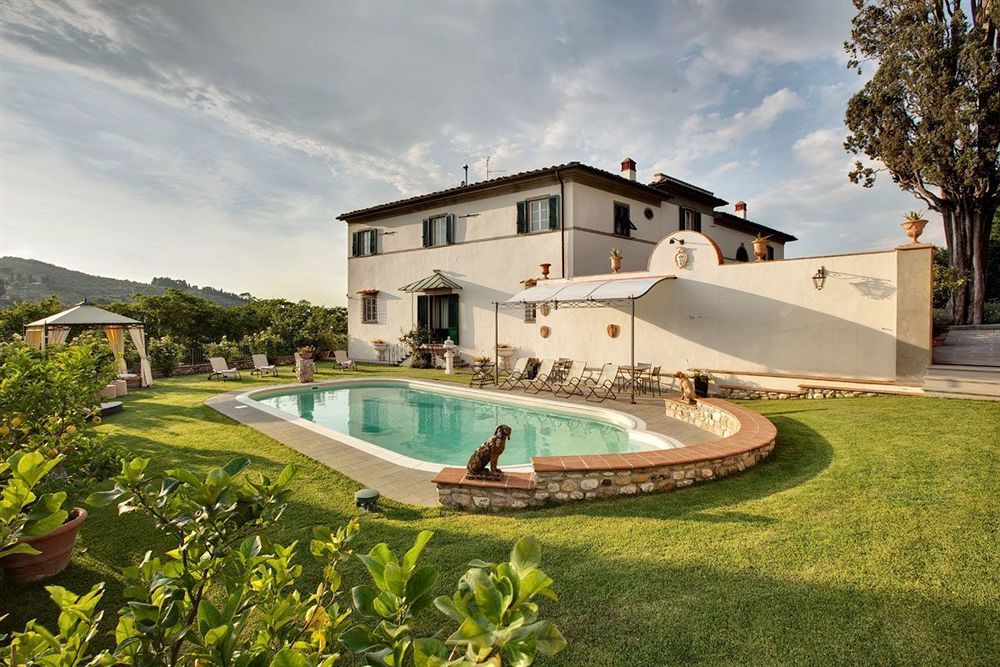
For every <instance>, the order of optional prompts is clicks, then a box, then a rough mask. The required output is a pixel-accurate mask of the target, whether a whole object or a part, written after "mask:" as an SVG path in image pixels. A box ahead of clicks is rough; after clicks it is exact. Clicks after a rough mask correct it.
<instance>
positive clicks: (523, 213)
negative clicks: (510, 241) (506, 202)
mask: <svg viewBox="0 0 1000 667" xmlns="http://www.w3.org/2000/svg"><path fill="white" fill-rule="evenodd" d="M527 231H528V202H526V201H519V202H517V233H518V234H524V233H526V232H527Z"/></svg>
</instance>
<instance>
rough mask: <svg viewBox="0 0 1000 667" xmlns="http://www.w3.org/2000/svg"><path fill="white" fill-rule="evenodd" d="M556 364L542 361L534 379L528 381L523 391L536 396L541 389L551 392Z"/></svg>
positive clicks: (546, 360)
mask: <svg viewBox="0 0 1000 667" xmlns="http://www.w3.org/2000/svg"><path fill="white" fill-rule="evenodd" d="M555 365H556V362H555V361H553V360H552V359H542V363H541V365H540V366H539V367H538V372H537V373H536V374H535V377H534V379H532V380H528V382H527V385H526V386H525V388H524V390H525V391H527V392H528V393H531V394H537V393H539V392H540V391H542V390H543V389H547V390H549V391H552V382H553V380H555V379H556V377H557V376H555V375H553V370H554V369H555Z"/></svg>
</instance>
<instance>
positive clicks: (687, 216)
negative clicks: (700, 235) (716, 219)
mask: <svg viewBox="0 0 1000 667" xmlns="http://www.w3.org/2000/svg"><path fill="white" fill-rule="evenodd" d="M680 211H681V219H680V226H679V229H690V230H691V231H692V232H700V231H701V213H699V212H698V211H692V210H691V209H689V208H683V207H682V208H681V209H680Z"/></svg>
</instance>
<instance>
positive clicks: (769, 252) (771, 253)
mask: <svg viewBox="0 0 1000 667" xmlns="http://www.w3.org/2000/svg"><path fill="white" fill-rule="evenodd" d="M767 258H768V259H774V246H773V245H771V244H770V243H768V244H767Z"/></svg>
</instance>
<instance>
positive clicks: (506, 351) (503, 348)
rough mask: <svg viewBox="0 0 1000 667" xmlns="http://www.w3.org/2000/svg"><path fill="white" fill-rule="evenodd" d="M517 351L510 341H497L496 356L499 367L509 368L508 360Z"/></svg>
mask: <svg viewBox="0 0 1000 667" xmlns="http://www.w3.org/2000/svg"><path fill="white" fill-rule="evenodd" d="M516 353H517V348H516V347H514V346H513V345H511V344H510V343H497V357H499V359H500V369H501V370H505V371H506V370H510V360H511V359H513V358H514V354H516Z"/></svg>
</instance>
